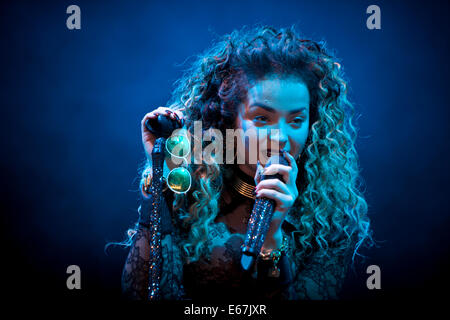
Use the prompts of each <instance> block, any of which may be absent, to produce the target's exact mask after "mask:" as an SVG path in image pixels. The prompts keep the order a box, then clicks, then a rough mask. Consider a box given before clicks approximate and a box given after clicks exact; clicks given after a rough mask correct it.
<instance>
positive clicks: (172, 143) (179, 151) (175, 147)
mask: <svg viewBox="0 0 450 320" xmlns="http://www.w3.org/2000/svg"><path fill="white" fill-rule="evenodd" d="M190 149H191V144H190V143H189V140H188V138H187V137H186V136H184V135H178V136H171V137H169V138H168V139H167V140H166V150H167V152H169V153H170V154H171V155H173V156H175V157H178V158H184V157H186V156H187V155H188V154H189V152H190Z"/></svg>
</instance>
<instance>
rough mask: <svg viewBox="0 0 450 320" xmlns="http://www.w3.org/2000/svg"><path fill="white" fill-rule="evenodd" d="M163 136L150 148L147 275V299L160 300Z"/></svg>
mask: <svg viewBox="0 0 450 320" xmlns="http://www.w3.org/2000/svg"><path fill="white" fill-rule="evenodd" d="M165 141H166V139H165V138H162V137H161V138H158V139H156V141H155V145H154V146H153V150H152V162H153V164H152V171H153V178H152V184H151V189H150V190H151V191H150V192H151V194H152V196H153V199H154V200H153V201H154V203H153V208H152V213H151V216H150V261H149V264H150V268H149V277H148V300H160V299H161V293H160V282H161V274H162V248H161V210H162V201H163V196H162V189H163V163H164V146H165Z"/></svg>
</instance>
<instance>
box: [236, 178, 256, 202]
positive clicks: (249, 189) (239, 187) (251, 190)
mask: <svg viewBox="0 0 450 320" xmlns="http://www.w3.org/2000/svg"><path fill="white" fill-rule="evenodd" d="M233 189H234V190H236V191H237V192H238V193H240V194H242V195H243V196H244V197H247V198H250V199H255V198H256V197H255V186H254V185H251V184H249V183H247V182H245V181H244V180H242V179H241V178H239V177H238V176H237V175H235V176H234V180H233Z"/></svg>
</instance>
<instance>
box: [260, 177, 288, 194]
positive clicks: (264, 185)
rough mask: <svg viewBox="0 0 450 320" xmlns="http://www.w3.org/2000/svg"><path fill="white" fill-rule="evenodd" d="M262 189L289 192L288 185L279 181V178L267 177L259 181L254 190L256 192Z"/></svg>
mask: <svg viewBox="0 0 450 320" xmlns="http://www.w3.org/2000/svg"><path fill="white" fill-rule="evenodd" d="M262 189H274V190H277V191H278V192H281V193H285V194H289V193H290V191H289V188H288V186H287V185H286V184H285V183H283V182H281V181H280V180H279V179H267V180H263V181H261V182H260V183H258V185H257V186H256V189H255V191H256V192H258V191H259V190H262Z"/></svg>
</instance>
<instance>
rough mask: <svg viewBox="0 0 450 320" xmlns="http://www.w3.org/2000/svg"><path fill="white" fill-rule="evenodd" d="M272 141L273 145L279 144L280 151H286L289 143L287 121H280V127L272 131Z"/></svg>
mask: <svg viewBox="0 0 450 320" xmlns="http://www.w3.org/2000/svg"><path fill="white" fill-rule="evenodd" d="M283 122H284V123H283ZM270 141H271V144H272V143H278V145H279V150H281V149H285V147H286V144H287V142H288V136H287V128H286V123H285V121H280V123H279V125H278V126H276V127H274V128H272V129H270Z"/></svg>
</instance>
